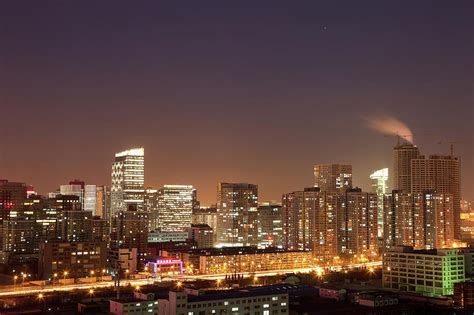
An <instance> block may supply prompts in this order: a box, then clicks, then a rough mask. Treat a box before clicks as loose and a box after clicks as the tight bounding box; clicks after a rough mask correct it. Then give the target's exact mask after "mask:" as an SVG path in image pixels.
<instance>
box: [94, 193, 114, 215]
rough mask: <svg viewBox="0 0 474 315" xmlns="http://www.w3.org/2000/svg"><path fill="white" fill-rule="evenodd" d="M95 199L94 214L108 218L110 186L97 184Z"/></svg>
mask: <svg viewBox="0 0 474 315" xmlns="http://www.w3.org/2000/svg"><path fill="white" fill-rule="evenodd" d="M95 201H96V205H95V215H96V216H99V217H101V218H102V219H105V220H108V219H109V218H110V188H109V187H107V186H97V191H96V199H95Z"/></svg>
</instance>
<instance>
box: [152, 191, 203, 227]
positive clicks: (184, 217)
mask: <svg viewBox="0 0 474 315" xmlns="http://www.w3.org/2000/svg"><path fill="white" fill-rule="evenodd" d="M195 204H196V189H195V188H194V187H193V186H191V185H164V186H163V187H162V188H160V189H159V190H158V209H157V210H158V211H157V212H158V216H157V229H158V230H160V231H164V232H166V231H168V232H174V231H186V230H187V229H189V228H190V227H191V223H192V214H193V207H194V205H195Z"/></svg>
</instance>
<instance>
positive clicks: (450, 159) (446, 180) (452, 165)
mask: <svg viewBox="0 0 474 315" xmlns="http://www.w3.org/2000/svg"><path fill="white" fill-rule="evenodd" d="M411 165H412V166H411V168H412V169H411V171H412V173H411V191H412V192H413V193H422V192H424V191H426V190H433V191H435V192H436V193H444V194H452V198H453V202H454V214H453V220H454V222H453V225H452V228H453V233H454V237H455V238H456V239H459V238H460V234H461V233H460V232H461V203H460V201H461V173H460V172H461V171H460V169H461V162H460V160H459V158H457V157H454V156H444V155H430V156H429V157H428V158H425V157H424V156H420V157H419V158H417V159H413V160H412V161H411Z"/></svg>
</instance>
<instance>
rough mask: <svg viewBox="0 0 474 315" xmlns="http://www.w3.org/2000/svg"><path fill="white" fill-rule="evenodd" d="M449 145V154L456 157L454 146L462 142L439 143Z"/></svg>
mask: <svg viewBox="0 0 474 315" xmlns="http://www.w3.org/2000/svg"><path fill="white" fill-rule="evenodd" d="M446 143H447V144H449V152H450V154H451V157H453V156H454V145H455V144H458V143H460V141H439V142H438V144H446Z"/></svg>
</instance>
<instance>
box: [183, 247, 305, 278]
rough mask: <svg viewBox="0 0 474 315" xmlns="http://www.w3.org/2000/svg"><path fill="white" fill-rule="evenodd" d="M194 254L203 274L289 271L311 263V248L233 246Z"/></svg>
mask: <svg viewBox="0 0 474 315" xmlns="http://www.w3.org/2000/svg"><path fill="white" fill-rule="evenodd" d="M193 253H194V254H197V255H198V256H199V272H200V273H202V274H222V273H230V272H238V273H240V272H257V271H265V270H288V269H291V270H292V269H298V268H309V267H311V266H312V263H313V257H312V253H311V252H310V251H285V250H280V249H274V248H271V249H257V248H256V247H236V248H222V249H211V250H203V251H201V252H200V253H198V252H196V251H195V252H193ZM191 263H192V262H191ZM186 265H188V264H186Z"/></svg>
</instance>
